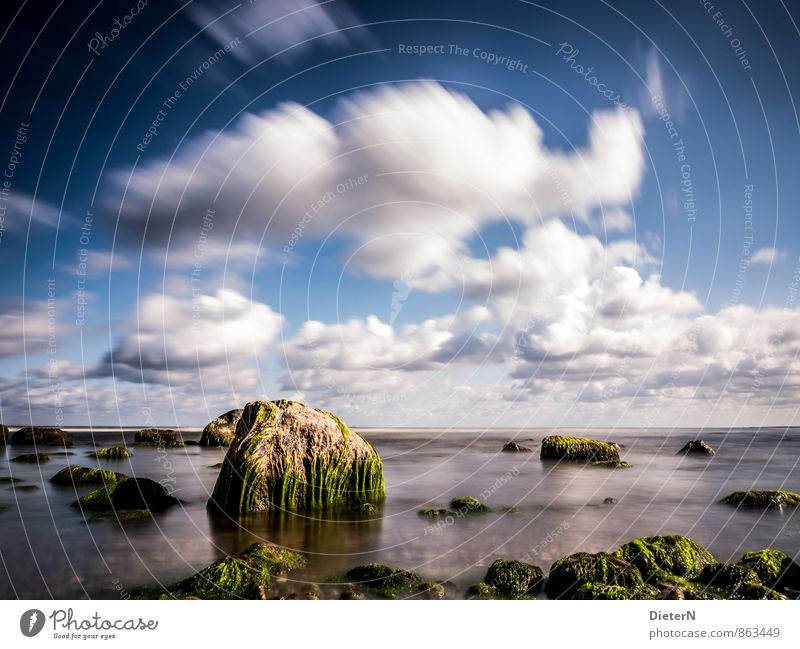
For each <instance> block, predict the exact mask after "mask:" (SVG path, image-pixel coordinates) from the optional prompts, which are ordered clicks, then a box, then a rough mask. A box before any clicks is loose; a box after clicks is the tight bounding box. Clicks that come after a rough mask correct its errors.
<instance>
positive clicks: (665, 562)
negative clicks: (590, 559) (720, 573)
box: [614, 534, 714, 582]
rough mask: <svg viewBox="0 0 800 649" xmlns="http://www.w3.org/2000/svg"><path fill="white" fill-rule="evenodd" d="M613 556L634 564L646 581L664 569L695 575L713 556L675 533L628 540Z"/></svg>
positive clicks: (659, 574)
mask: <svg viewBox="0 0 800 649" xmlns="http://www.w3.org/2000/svg"><path fill="white" fill-rule="evenodd" d="M614 556H616V557H619V558H620V559H623V560H625V561H628V562H630V563H632V564H634V565H635V566H636V567H637V568H639V571H640V572H641V573H642V575H643V576H644V577H645V579H647V580H648V581H651V582H652V580H654V579H655V580H657V579H658V578H659V577H661V576H662V575H663V574H664V573H666V574H668V575H675V576H677V577H686V578H688V579H694V578H696V577H697V576H698V575H699V574H700V571H701V570H702V569H703V567H704V566H706V565H707V564H709V563H714V557H713V556H712V555H711V553H710V552H709V551H708V550H706V549H705V548H704V547H703V546H702V545H700V544H699V543H695V542H694V541H691V540H690V539H687V538H686V537H685V536H680V535H678V534H674V535H670V536H651V537H646V538H641V539H636V540H634V541H630V542H628V543H626V544H625V545H623V546H622V547H621V548H619V549H618V550H617V551H616V552H614Z"/></svg>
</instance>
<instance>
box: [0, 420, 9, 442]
mask: <svg viewBox="0 0 800 649" xmlns="http://www.w3.org/2000/svg"><path fill="white" fill-rule="evenodd" d="M7 439H8V426H5V425H3V424H0V446H5V445H6V440H7Z"/></svg>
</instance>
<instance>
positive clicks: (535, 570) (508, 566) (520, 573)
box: [483, 559, 544, 597]
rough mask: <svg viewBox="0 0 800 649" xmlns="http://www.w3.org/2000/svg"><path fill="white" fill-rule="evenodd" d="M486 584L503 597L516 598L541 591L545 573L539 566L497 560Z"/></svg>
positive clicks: (489, 571)
mask: <svg viewBox="0 0 800 649" xmlns="http://www.w3.org/2000/svg"><path fill="white" fill-rule="evenodd" d="M483 581H484V583H486V584H489V586H492V587H493V588H494V589H495V590H496V591H497V592H498V593H500V594H501V595H505V596H509V597H514V596H519V595H528V594H531V593H534V592H536V591H538V590H541V588H542V586H543V585H544V572H543V571H542V569H541V568H540V567H539V566H535V565H533V564H532V563H524V562H522V561H516V560H513V559H512V560H505V559H497V560H496V561H494V563H492V565H491V566H489V570H488V571H487V572H486V577H484V580H483Z"/></svg>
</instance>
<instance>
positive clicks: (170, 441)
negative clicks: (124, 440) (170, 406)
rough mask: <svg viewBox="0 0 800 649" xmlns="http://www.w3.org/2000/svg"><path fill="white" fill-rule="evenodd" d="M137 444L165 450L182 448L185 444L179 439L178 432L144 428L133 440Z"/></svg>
mask: <svg viewBox="0 0 800 649" xmlns="http://www.w3.org/2000/svg"><path fill="white" fill-rule="evenodd" d="M133 441H134V442H135V443H136V444H149V445H150V446H162V447H165V448H181V447H182V446H184V444H183V442H182V441H181V440H179V439H178V431H177V430H172V429H171V428H142V429H141V430H138V431H136V435H135V436H134V438H133Z"/></svg>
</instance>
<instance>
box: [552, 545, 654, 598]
mask: <svg viewBox="0 0 800 649" xmlns="http://www.w3.org/2000/svg"><path fill="white" fill-rule="evenodd" d="M591 583H597V584H604V585H606V586H621V587H623V588H627V589H630V590H635V591H639V590H641V589H642V588H643V587H644V579H642V574H641V573H640V572H639V569H638V568H637V567H636V566H635V565H633V564H632V563H630V562H628V561H625V560H623V559H621V558H619V557H617V556H614V555H611V554H608V553H607V552H598V553H597V554H590V553H588V552H577V553H576V554H571V555H569V556H566V557H563V558H561V559H559V560H558V561H556V562H555V563H554V564H553V565H552V566H551V567H550V574H549V575H548V578H547V584H546V587H545V589H546V592H547V595H548V596H549V597H550V598H552V599H572V598H573V597H574V596H575V595H576V593H577V592H578V590H579V589H580V587H581V586H583V585H584V584H591Z"/></svg>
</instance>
